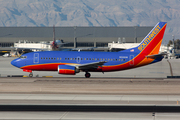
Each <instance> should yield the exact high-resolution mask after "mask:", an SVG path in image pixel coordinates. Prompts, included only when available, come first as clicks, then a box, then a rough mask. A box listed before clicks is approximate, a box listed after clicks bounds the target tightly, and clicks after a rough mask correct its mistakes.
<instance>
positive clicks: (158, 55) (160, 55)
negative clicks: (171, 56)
mask: <svg viewBox="0 0 180 120" xmlns="http://www.w3.org/2000/svg"><path fill="white" fill-rule="evenodd" d="M164 55H167V53H164V52H163V53H160V54H154V55H148V56H146V57H147V58H152V59H155V58H157V57H162V56H164Z"/></svg>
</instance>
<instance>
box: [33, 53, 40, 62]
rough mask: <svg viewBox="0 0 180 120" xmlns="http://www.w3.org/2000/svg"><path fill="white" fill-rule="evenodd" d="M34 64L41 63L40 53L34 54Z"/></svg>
mask: <svg viewBox="0 0 180 120" xmlns="http://www.w3.org/2000/svg"><path fill="white" fill-rule="evenodd" d="M34 63H39V53H34Z"/></svg>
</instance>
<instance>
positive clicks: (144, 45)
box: [138, 25, 163, 51]
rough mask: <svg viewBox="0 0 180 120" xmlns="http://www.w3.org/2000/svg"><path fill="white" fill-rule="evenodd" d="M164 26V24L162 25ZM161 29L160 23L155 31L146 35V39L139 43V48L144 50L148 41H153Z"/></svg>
mask: <svg viewBox="0 0 180 120" xmlns="http://www.w3.org/2000/svg"><path fill="white" fill-rule="evenodd" d="M162 27H163V26H162ZM160 30H161V27H160V26H159V25H157V26H156V27H155V28H154V29H153V31H152V32H151V33H150V34H149V35H148V36H147V37H146V39H145V40H144V41H143V42H142V43H141V44H140V45H139V47H138V49H139V50H140V51H142V50H143V49H144V48H145V47H146V46H147V45H148V43H150V42H151V40H152V39H153V38H154V36H156V35H157V33H158V32H159V31H160Z"/></svg>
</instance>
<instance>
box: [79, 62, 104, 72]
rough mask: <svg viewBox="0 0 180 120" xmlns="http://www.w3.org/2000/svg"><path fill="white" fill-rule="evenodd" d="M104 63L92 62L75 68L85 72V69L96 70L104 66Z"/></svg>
mask: <svg viewBox="0 0 180 120" xmlns="http://www.w3.org/2000/svg"><path fill="white" fill-rule="evenodd" d="M104 63H106V61H100V62H92V63H87V64H81V65H76V67H77V68H78V69H81V70H87V69H94V68H98V67H99V66H100V67H101V66H102V65H104Z"/></svg>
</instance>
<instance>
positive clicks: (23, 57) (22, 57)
mask: <svg viewBox="0 0 180 120" xmlns="http://www.w3.org/2000/svg"><path fill="white" fill-rule="evenodd" d="M19 58H21V59H26V58H27V56H20V57H19Z"/></svg>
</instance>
